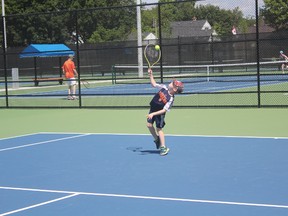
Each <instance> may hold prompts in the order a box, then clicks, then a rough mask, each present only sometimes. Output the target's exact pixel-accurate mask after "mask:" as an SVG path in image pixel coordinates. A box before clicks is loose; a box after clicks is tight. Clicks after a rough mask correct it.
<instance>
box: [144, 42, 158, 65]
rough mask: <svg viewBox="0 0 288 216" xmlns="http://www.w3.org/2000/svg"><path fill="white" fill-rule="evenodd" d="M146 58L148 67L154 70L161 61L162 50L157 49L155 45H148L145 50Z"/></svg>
mask: <svg viewBox="0 0 288 216" xmlns="http://www.w3.org/2000/svg"><path fill="white" fill-rule="evenodd" d="M144 57H145V59H146V61H147V63H148V67H149V68H152V67H153V66H154V65H155V64H157V63H158V62H159V61H160V59H161V49H160V47H159V49H158V50H156V49H155V45H154V44H148V45H147V46H146V47H145V49H144Z"/></svg>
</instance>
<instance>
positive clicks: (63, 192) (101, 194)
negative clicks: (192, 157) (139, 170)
mask: <svg viewBox="0 0 288 216" xmlns="http://www.w3.org/2000/svg"><path fill="white" fill-rule="evenodd" d="M0 189H4V190H18V191H34V192H46V193H62V194H71V195H74V196H75V195H87V196H99V197H118V198H131V199H146V200H162V201H177V202H190V203H209V204H220V205H239V206H254V207H268V208H284V209H288V206H287V205H276V204H263V203H245V202H228V201H219V200H199V199H183V198H172V197H157V196H137V195H128V194H106V193H91V192H74V191H60V190H45V189H33V188H16V187H1V186H0Z"/></svg>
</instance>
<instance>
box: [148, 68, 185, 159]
mask: <svg viewBox="0 0 288 216" xmlns="http://www.w3.org/2000/svg"><path fill="white" fill-rule="evenodd" d="M148 74H149V76H150V83H151V85H152V86H153V87H155V88H158V89H160V90H159V91H158V93H157V94H155V96H154V97H153V99H152V100H151V102H150V111H149V114H148V115H147V127H148V129H149V131H150V133H151V135H152V136H153V138H154V142H155V144H156V148H157V149H160V155H161V156H163V155H166V154H168V152H169V148H168V147H166V145H165V137H164V132H163V128H164V126H165V121H164V118H165V114H166V112H167V111H169V110H170V108H171V107H172V105H173V102H174V96H175V94H178V93H182V92H183V89H184V85H183V83H182V82H180V81H178V80H173V81H172V82H171V83H170V84H169V85H168V86H166V85H164V84H158V83H156V81H155V79H154V77H153V72H152V69H148ZM154 122H155V123H156V130H155V128H154V126H153V124H154Z"/></svg>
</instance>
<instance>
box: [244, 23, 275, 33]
mask: <svg viewBox="0 0 288 216" xmlns="http://www.w3.org/2000/svg"><path fill="white" fill-rule="evenodd" d="M273 31H275V29H274V28H272V27H271V26H269V25H267V24H265V23H264V24H261V23H260V24H259V33H267V32H273ZM248 33H256V26H255V25H254V26H250V27H249V28H248Z"/></svg>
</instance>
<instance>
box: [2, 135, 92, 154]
mask: <svg viewBox="0 0 288 216" xmlns="http://www.w3.org/2000/svg"><path fill="white" fill-rule="evenodd" d="M87 135H89V134H87V133H86V134H80V135H77V136H72V137H65V138H59V139H53V140H48V141H42V142H37V143H30V144H26V145H21V146H15V147H11V148H5V149H0V152H3V151H9V150H14V149H19V148H26V147H31V146H35V145H42V144H46V143H51V142H57V141H62V140H67V139H74V138H77V137H83V136H87Z"/></svg>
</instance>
